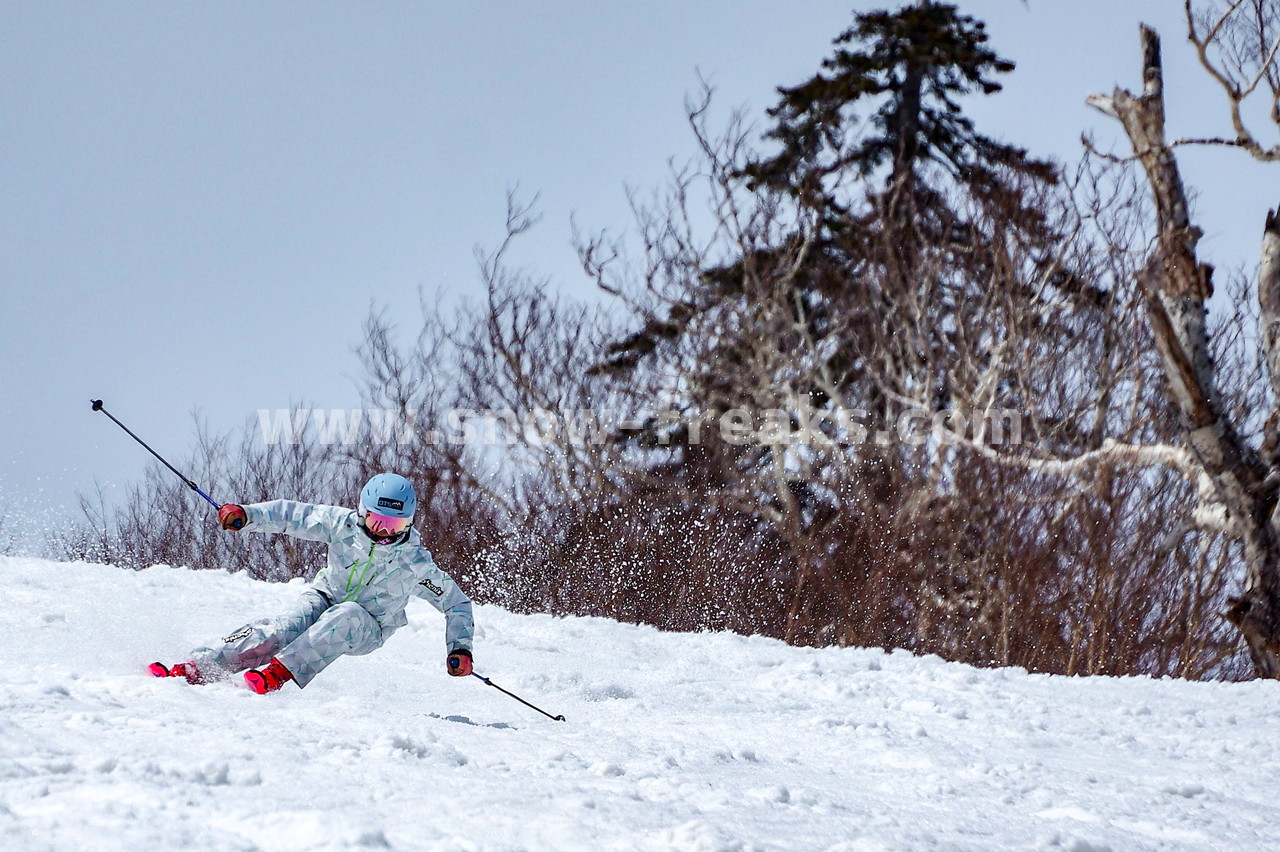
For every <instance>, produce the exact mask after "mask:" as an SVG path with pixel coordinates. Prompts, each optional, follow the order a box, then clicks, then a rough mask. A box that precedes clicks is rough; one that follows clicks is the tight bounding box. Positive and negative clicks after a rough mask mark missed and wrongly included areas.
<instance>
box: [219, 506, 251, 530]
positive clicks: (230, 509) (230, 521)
mask: <svg viewBox="0 0 1280 852" xmlns="http://www.w3.org/2000/svg"><path fill="white" fill-rule="evenodd" d="M248 520H249V516H248V515H246V514H245V513H244V507H242V506H237V505H236V504H235V503H223V504H222V508H220V509H218V523H220V524H222V528H223V529H224V530H232V531H235V530H238V529H240V528H241V527H242V526H244V525H245V522H246V521H248Z"/></svg>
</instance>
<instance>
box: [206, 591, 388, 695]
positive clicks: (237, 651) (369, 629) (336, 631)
mask: <svg viewBox="0 0 1280 852" xmlns="http://www.w3.org/2000/svg"><path fill="white" fill-rule="evenodd" d="M384 639H385V637H384V636H383V634H382V627H381V625H379V624H378V622H377V621H376V620H375V619H374V617H373V616H372V615H370V614H369V613H368V611H367V610H365V609H364V607H362V606H360V605H359V604H356V603H352V602H350V601H348V602H346V603H339V604H332V603H330V601H329V599H328V598H327V597H325V596H324V595H322V594H321V593H320V592H318V591H316V590H315V589H309V590H307V591H306V592H305V593H303V595H302V597H301V598H299V599H298V602H297V603H296V604H294V605H293V607H291V608H290V609H289V610H288V611H286V612H284V613H281V614H280V615H277V616H273V617H270V618H262V619H259V620H257V621H254V622H251V623H249V624H246V625H245V626H244V627H241V628H240V629H239V630H237V631H235V632H234V633H232V634H231V635H229V636H227V637H225V638H224V639H223V640H222V643H221V644H219V645H215V646H213V647H208V648H199V649H197V650H196V651H194V652H193V653H192V656H191V659H192V660H193V661H194V662H195V664H196V666H197V667H198V668H199V669H200V671H201V672H204V673H205V674H206V675H207V676H211V677H218V676H228V675H231V674H234V673H236V672H241V671H244V670H245V669H255V668H259V667H261V666H264V665H266V664H267V663H269V662H270V661H271V658H272V657H275V658H276V659H277V660H279V661H280V662H281V664H282V665H283V666H284V667H285V668H286V669H288V670H289V671H290V672H291V673H292V674H293V679H294V680H296V681H297V682H298V686H306V685H307V684H308V683H310V682H311V680H312V678H314V677H315V676H316V675H318V674H320V672H321V671H323V670H324V668H325V666H327V665H329V664H330V663H332V662H333V661H334V660H336V659H338V657H341V656H342V655H343V654H351V655H353V656H359V655H361V654H368V653H369V652H371V651H376V650H377V649H378V648H380V647H382V643H383V641H384Z"/></svg>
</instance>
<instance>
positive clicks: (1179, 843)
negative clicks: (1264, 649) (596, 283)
mask: <svg viewBox="0 0 1280 852" xmlns="http://www.w3.org/2000/svg"><path fill="white" fill-rule="evenodd" d="M0 581H2V583H3V585H2V586H0V588H3V589H4V592H5V600H4V606H3V608H2V609H0V648H2V649H3V650H0V849H4V850H18V849H76V850H106V849H131V850H132V849H228V850H251V849H271V850H274V849H280V850H293V849H298V850H302V849H307V850H310V849H347V848H356V847H365V848H391V849H406V850H408V849H441V850H445V849H448V850H468V849H479V850H490V849H492V850H517V849H535V850H536V849H593V850H594V849H686V850H735V849H796V850H814V849H840V850H873V849H895V850H896V849H965V850H989V849H1032V848H1065V849H1075V850H1099V849H1115V850H1140V849H1221V850H1247V849H1258V850H1274V849H1280V819H1278V817H1280V809H1278V806H1280V760H1278V759H1277V753H1276V741H1277V737H1276V734H1277V731H1278V730H1280V684H1277V683H1272V682H1253V683H1244V684H1220V683H1188V682H1182V681H1174V680H1163V681H1156V680H1150V679H1145V678H1063V677H1049V676H1039V675H1028V674H1026V673H1025V672H1023V671H1021V670H1016V669H1004V670H978V669H973V668H969V667H967V666H962V665H956V664H952V663H946V662H943V661H942V660H939V659H936V658H929V657H925V658H919V657H913V656H911V655H909V654H905V653H891V654H886V653H884V652H882V651H880V650H876V649H824V650H812V649H801V648H790V647H787V646H785V645H783V644H781V643H779V642H776V641H772V640H767V639H760V638H747V637H742V636H734V635H729V634H674V633H660V632H658V631H656V630H652V629H649V628H644V627H636V626H631V625H623V624H617V623H615V622H612V621H608V620H604V619H592V618H552V617H549V616H528V615H514V614H512V613H509V612H505V611H503V610H500V609H496V608H493V607H479V608H478V609H477V613H476V622H477V628H478V635H477V641H476V667H477V671H479V672H481V673H483V674H486V675H487V676H489V677H490V678H492V679H493V681H494V682H495V683H498V684H500V685H502V686H504V687H506V688H508V689H510V690H513V691H515V692H516V693H518V694H520V695H522V696H524V697H526V698H528V699H529V700H531V701H533V702H534V703H538V704H541V705H542V706H544V707H545V708H547V709H548V710H550V711H551V712H553V713H563V714H565V716H567V717H568V721H567V722H564V723H560V722H554V721H551V720H550V719H548V718H546V717H543V716H540V715H538V714H537V713H535V712H534V711H532V710H529V709H528V708H526V707H523V706H521V705H520V704H518V703H516V702H515V701H513V700H511V699H510V698H507V697H506V696H504V695H502V694H500V693H498V692H497V691H496V690H494V689H490V688H488V687H486V686H485V685H484V684H483V683H482V682H480V681H479V680H478V679H476V678H462V679H455V678H450V677H448V676H447V675H446V674H445V671H444V648H443V645H442V642H443V632H444V630H443V620H442V618H441V616H440V615H439V614H438V613H437V612H436V611H435V610H433V609H431V608H430V607H429V606H427V605H426V604H422V605H421V606H419V605H418V604H417V602H415V603H414V604H413V605H412V606H411V608H410V623H409V626H408V627H406V628H404V629H403V630H401V631H400V632H399V633H397V634H396V635H395V637H394V638H392V639H391V641H390V642H388V643H387V645H386V646H385V647H384V648H382V649H381V650H380V651H377V652H375V653H374V654H372V655H370V656H367V657H353V658H344V659H341V660H339V661H338V662H336V663H335V664H334V665H333V666H331V667H330V668H329V669H328V670H327V671H325V672H324V673H323V674H322V675H321V676H320V677H319V678H317V679H316V681H315V682H314V683H313V684H312V685H311V686H309V687H308V688H307V689H306V690H299V689H297V688H296V687H295V686H294V685H292V684H290V685H288V686H286V688H285V689H284V690H283V691H282V692H279V693H276V694H273V695H267V696H258V695H254V694H252V693H250V692H249V691H248V690H246V689H245V688H243V686H241V685H238V684H237V683H223V684H218V685H213V686H204V687H196V686H189V685H187V684H186V683H185V682H183V681H179V680H176V679H175V680H157V679H154V678H151V677H149V676H148V675H147V674H146V671H145V666H146V664H147V663H149V662H151V661H152V660H157V659H158V660H164V661H168V662H173V661H177V660H180V659H183V658H184V653H185V652H186V651H187V650H188V649H189V648H190V647H192V646H194V645H197V644H199V643H201V642H204V641H207V640H209V639H211V638H213V637H217V636H219V635H222V634H225V633H228V632H230V631H232V630H234V629H235V628H236V627H238V626H240V625H241V624H242V623H244V622H245V621H248V620H249V619H250V618H251V617H256V616H258V615H262V614H268V613H270V612H272V610H273V609H274V608H276V607H278V606H280V605H281V604H283V603H284V602H286V601H288V600H289V599H290V598H291V597H292V596H294V595H296V594H298V593H299V591H300V590H301V588H302V585H301V583H300V582H295V583H291V584H288V585H270V584H265V583H258V582H254V581H252V580H250V579H248V578H247V577H244V576H242V575H230V574H224V573H217V572H192V571H187V570H182V569H174V568H167V567H156V568H152V569H150V570H147V571H141V572H133V571H126V570H121V569H118V568H114V567H110V566H104V565H90V564H82V563H76V564H63V563H54V562H46V561H40V560H33V559H0Z"/></svg>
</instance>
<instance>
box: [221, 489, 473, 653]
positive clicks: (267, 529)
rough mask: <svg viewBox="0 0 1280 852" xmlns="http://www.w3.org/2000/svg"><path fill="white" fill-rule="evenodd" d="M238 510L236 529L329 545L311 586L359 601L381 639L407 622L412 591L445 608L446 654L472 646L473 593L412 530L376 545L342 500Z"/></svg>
mask: <svg viewBox="0 0 1280 852" xmlns="http://www.w3.org/2000/svg"><path fill="white" fill-rule="evenodd" d="M244 511H245V515H246V516H247V518H248V521H247V523H245V525H244V527H243V529H242V530H241V531H242V532H263V533H285V534H286V535H291V536H294V537H295V538H301V539H306V540H308V541H322V542H324V543H325V544H327V545H329V558H328V563H327V564H326V565H325V567H324V568H322V569H321V570H320V572H319V573H318V574H316V577H315V580H313V581H312V587H313V588H315V589H316V590H317V591H319V592H320V593H322V594H323V595H324V596H325V597H326V598H328V599H329V605H330V606H332V605H333V604H338V603H342V602H344V601H352V602H354V603H357V604H359V605H360V606H361V607H363V608H364V609H365V610H366V611H367V612H368V613H369V614H370V615H372V616H373V617H374V619H375V620H376V621H377V622H378V624H379V625H380V626H381V627H382V637H383V639H384V640H385V639H386V638H388V637H390V635H391V634H392V633H393V632H394V631H395V630H396V629H397V628H400V627H403V626H404V625H405V624H406V623H407V622H408V620H407V619H406V618H405V614H404V608H405V604H407V603H408V601H409V596H410V595H417V596H418V597H420V598H423V599H425V600H426V601H427V602H428V603H430V604H431V605H432V606H434V607H435V608H436V609H438V610H440V612H442V613H444V618H445V628H444V641H445V650H446V652H449V651H454V650H457V649H458V648H466V649H467V650H471V638H472V635H473V633H474V632H475V623H474V621H473V619H472V616H471V599H470V598H468V597H467V596H466V595H465V594H464V593H463V591H462V590H461V589H459V588H458V584H457V583H455V582H454V581H453V578H452V577H450V576H449V575H448V574H446V573H445V572H444V571H442V570H440V568H439V566H437V565H436V563H435V560H434V559H432V558H431V551H429V550H427V549H426V548H425V547H423V546H422V537H421V536H420V535H418V531H417V530H410V531H409V532H408V534H407V535H405V536H402V537H401V539H400V540H398V541H397V542H395V543H392V544H377V543H375V542H374V541H373V540H372V539H370V538H369V537H368V536H367V535H366V534H365V533H364V531H363V529H362V526H361V524H360V517H359V515H357V514H356V511H355V510H354V509H347V508H345V507H342V506H317V505H314V504H311V503H296V502H294V501H292V500H271V501H269V502H266V503H250V504H249V505H247V506H244Z"/></svg>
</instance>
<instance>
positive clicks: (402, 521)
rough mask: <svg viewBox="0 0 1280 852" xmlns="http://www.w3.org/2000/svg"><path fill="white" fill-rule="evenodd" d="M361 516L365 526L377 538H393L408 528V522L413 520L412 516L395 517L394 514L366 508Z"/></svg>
mask: <svg viewBox="0 0 1280 852" xmlns="http://www.w3.org/2000/svg"><path fill="white" fill-rule="evenodd" d="M361 517H362V518H363V519H364V525H365V528H366V529H368V530H369V532H371V533H373V534H374V535H376V536H378V537H379V538H394V537H395V536H398V535H400V534H401V533H403V532H404V531H405V530H407V529H409V524H410V523H411V522H412V521H413V518H397V517H395V516H394V515H382V514H379V513H378V512H370V511H369V510H367V509H366V510H365V511H364V514H363V515H362V516H361Z"/></svg>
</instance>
